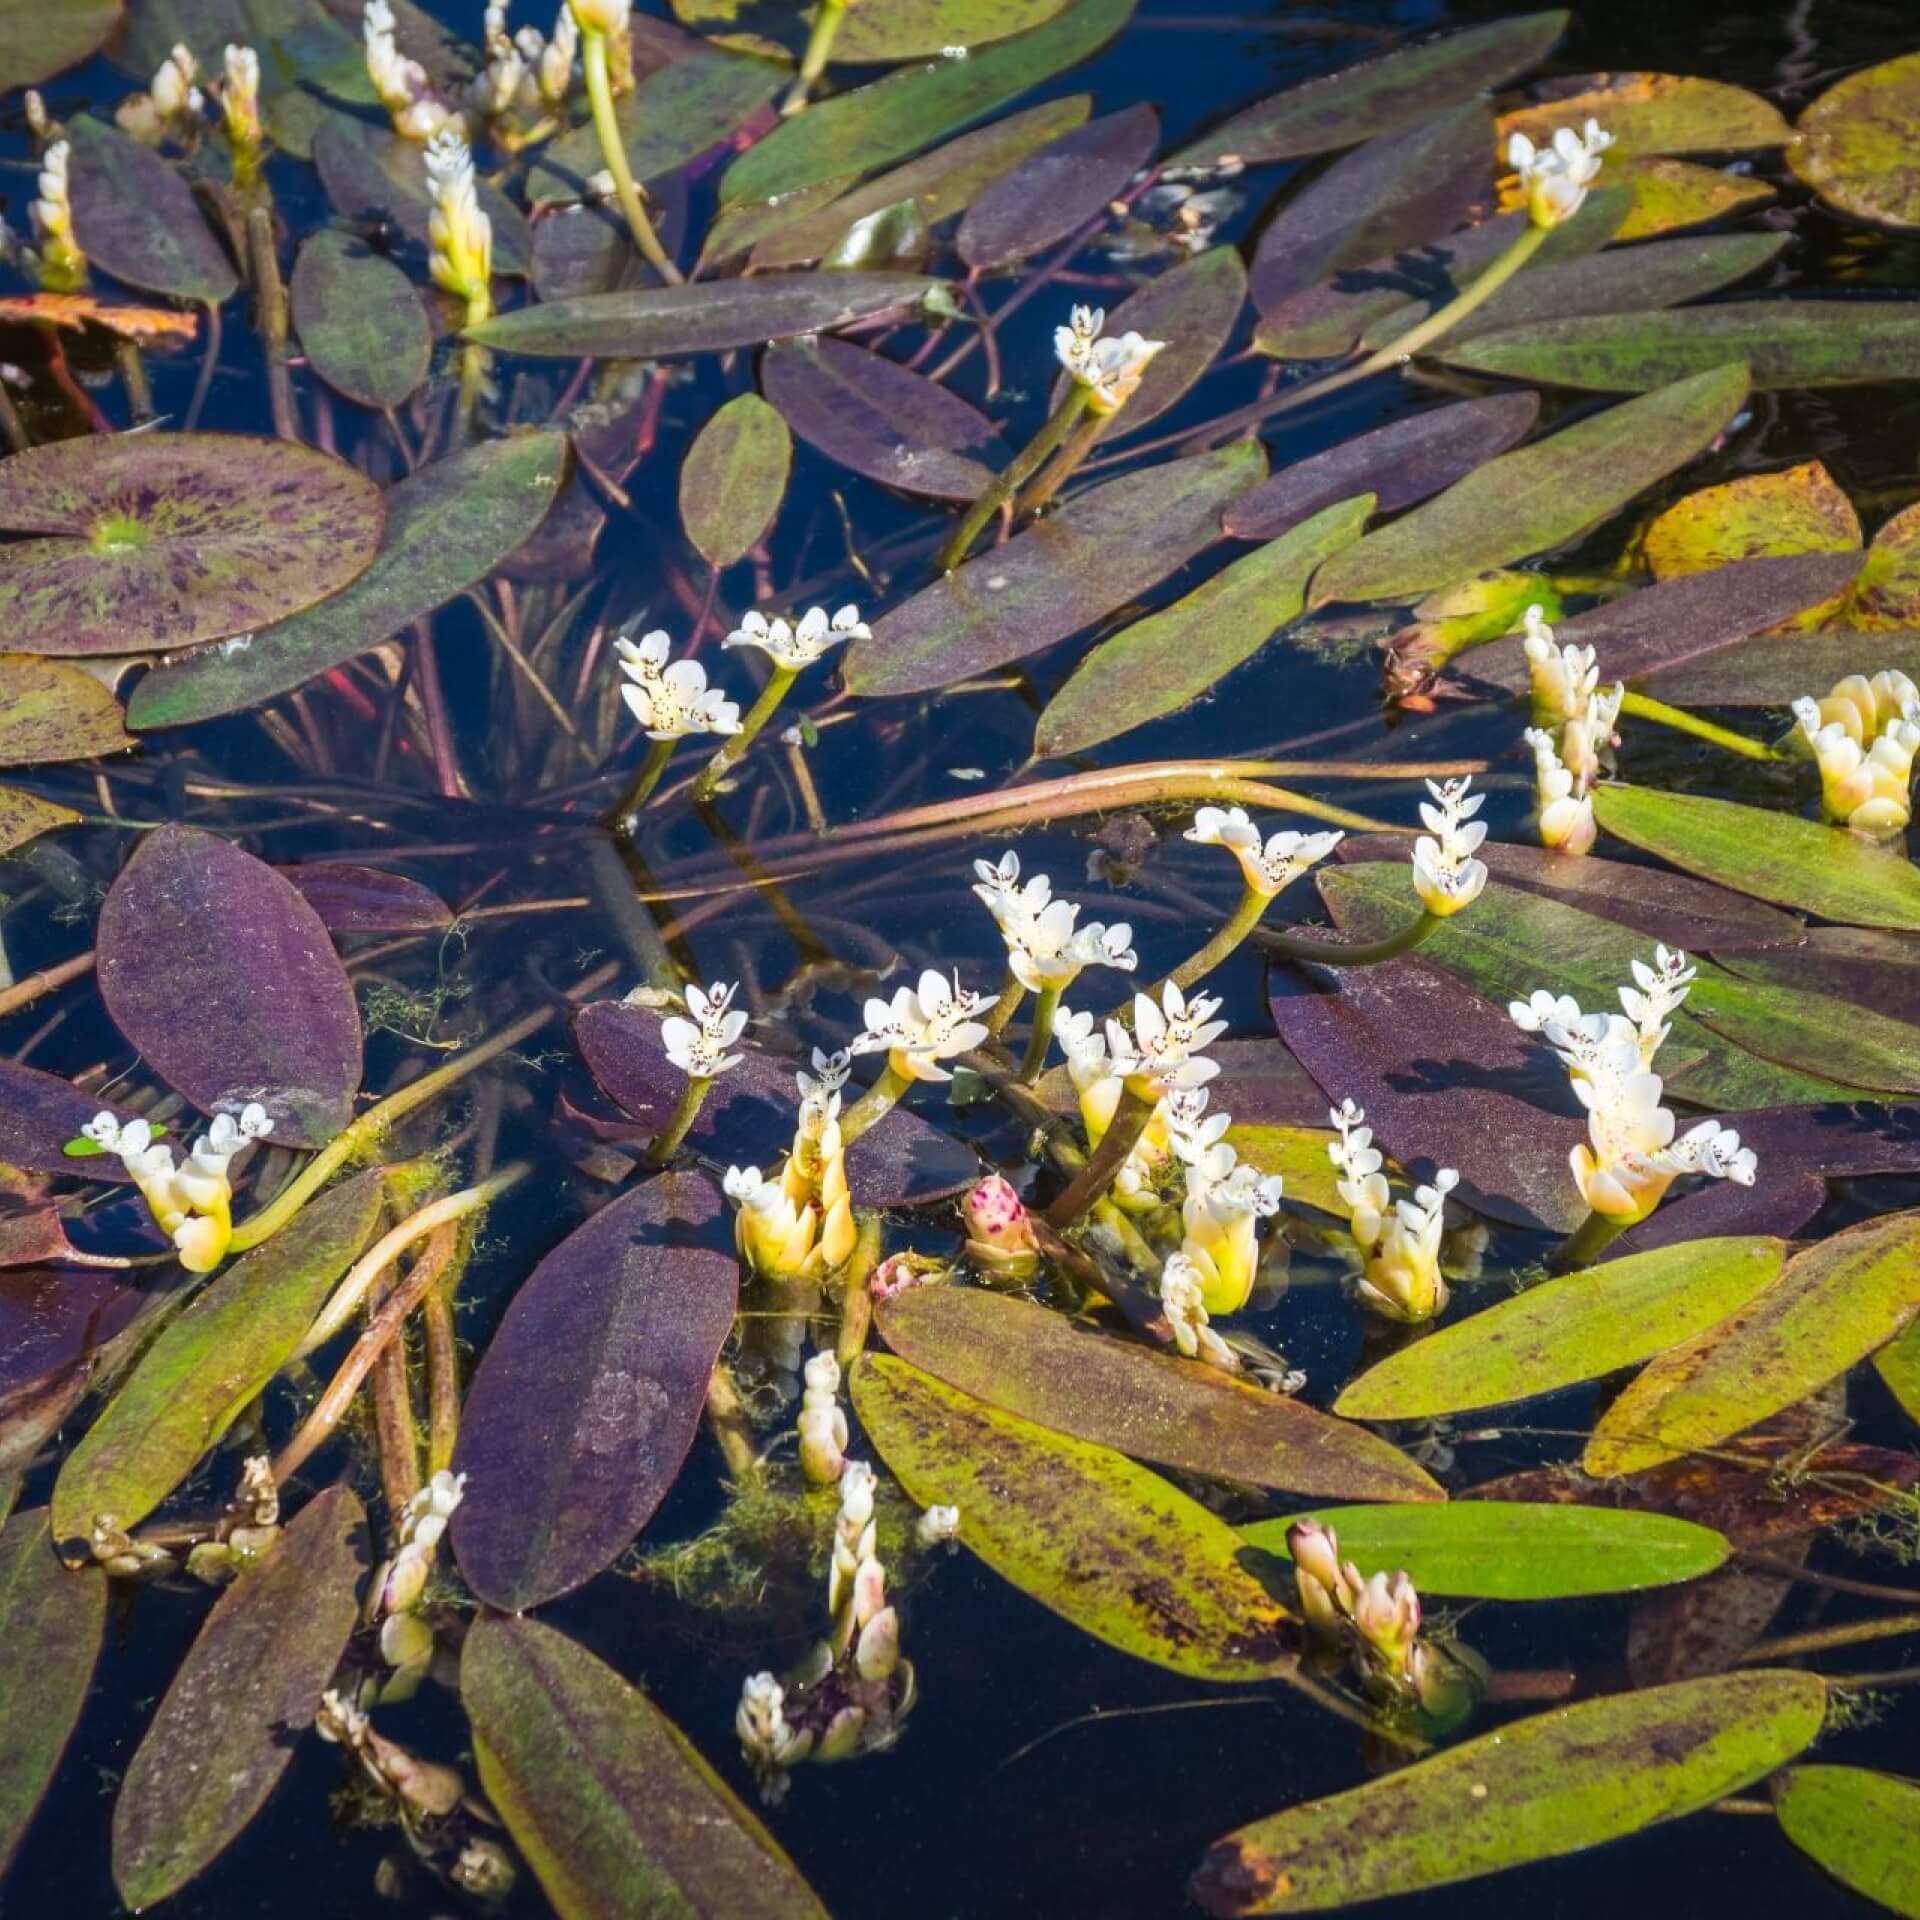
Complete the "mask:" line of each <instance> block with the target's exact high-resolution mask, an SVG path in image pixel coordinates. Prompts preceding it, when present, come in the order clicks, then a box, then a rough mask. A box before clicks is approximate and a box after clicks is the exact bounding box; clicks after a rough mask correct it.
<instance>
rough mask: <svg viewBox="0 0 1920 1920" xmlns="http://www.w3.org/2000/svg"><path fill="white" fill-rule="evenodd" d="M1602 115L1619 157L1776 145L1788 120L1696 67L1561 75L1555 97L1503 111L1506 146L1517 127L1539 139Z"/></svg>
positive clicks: (1735, 150) (1549, 138) (1734, 150)
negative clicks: (1688, 70) (1573, 76)
mask: <svg viewBox="0 0 1920 1920" xmlns="http://www.w3.org/2000/svg"><path fill="white" fill-rule="evenodd" d="M1589 119H1594V120H1598V121H1599V122H1600V124H1601V125H1602V126H1603V127H1605V128H1606V130H1607V131H1608V132H1609V133H1610V134H1612V136H1613V140H1614V151H1615V152H1616V153H1617V154H1618V155H1619V157H1620V158H1621V159H1630V158H1634V157H1636V156H1638V155H1641V154H1654V153H1742V152H1745V151H1747V150H1748V149H1750V148H1754V147H1777V146H1779V145H1781V144H1782V143H1783V142H1784V141H1785V140H1786V138H1787V135H1788V131H1789V129H1788V127H1787V123H1786V121H1785V120H1783V119H1782V118H1781V117H1780V112H1779V109H1778V108H1776V107H1774V106H1773V105H1771V104H1770V103H1769V102H1768V101H1765V100H1763V99H1761V97H1760V96H1759V95H1758V94H1757V93H1749V92H1748V91H1747V90H1746V89H1745V88H1744V87H1734V86H1729V85H1728V84H1727V83H1726V82H1725V81H1724V80H1708V79H1704V78H1702V77H1701V76H1699V75H1698V74H1679V73H1595V74H1588V75H1586V76H1584V78H1583V79H1576V80H1557V81H1555V82H1554V84H1553V87H1552V98H1551V99H1548V100H1544V101H1542V102H1541V103H1540V104H1539V105H1538V106H1531V107H1522V108H1520V109H1519V110H1518V111H1516V112H1513V113H1507V114H1502V115H1501V117H1500V143H1501V146H1502V148H1503V149H1504V147H1505V145H1506V143H1507V141H1508V140H1509V139H1511V138H1512V136H1513V135H1514V134H1516V133H1524V134H1525V135H1526V136H1527V137H1528V138H1529V139H1530V140H1532V141H1533V143H1534V144H1535V145H1536V146H1541V147H1544V146H1547V145H1548V144H1550V143H1551V141H1552V139H1553V136H1554V132H1555V130H1556V129H1557V128H1559V127H1581V126H1584V125H1585V124H1586V122H1587V121H1588V120H1589Z"/></svg>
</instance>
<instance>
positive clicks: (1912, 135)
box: [1787, 53, 1920, 227]
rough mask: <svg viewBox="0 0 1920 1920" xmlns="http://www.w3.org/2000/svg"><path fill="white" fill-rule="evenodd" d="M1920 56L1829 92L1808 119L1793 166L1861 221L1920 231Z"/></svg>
mask: <svg viewBox="0 0 1920 1920" xmlns="http://www.w3.org/2000/svg"><path fill="white" fill-rule="evenodd" d="M1916 144H1920V53H1908V54H1902V55H1901V56H1900V58H1899V59H1897V60H1886V61H1883V62H1882V63H1881V64H1880V65H1879V66H1877V67H1868V68H1866V69H1865V70H1864V71H1862V72H1860V73H1850V74H1848V75H1847V77H1846V78H1845V79H1844V80H1840V81H1837V82H1836V83H1835V84H1834V85H1833V86H1831V87H1829V88H1828V89H1827V90H1826V92H1825V93H1823V94H1822V95H1821V96H1820V97H1819V99H1817V100H1816V101H1815V102H1814V103H1813V104H1812V106H1810V107H1809V108H1808V109H1807V110H1806V112H1805V113H1803V114H1802V115H1801V116H1800V124H1799V125H1798V126H1797V127H1796V128H1795V129H1794V132H1793V139H1792V141H1791V143H1790V144H1789V145H1788V147H1787V164H1788V165H1789V166H1790V167H1792V169H1793V170H1794V172H1795V173H1797V174H1798V175H1799V176H1800V178H1801V179H1802V180H1804V181H1805V182H1806V183H1807V185H1808V186H1810V187H1811V188H1812V189H1813V190H1814V192H1815V193H1817V194H1818V195H1819V196H1820V198H1821V199H1822V200H1824V201H1826V203H1827V204H1828V205H1829V206H1830V207H1838V208H1839V209H1840V211H1841V212H1842V213H1850V214H1852V215H1854V216H1855V218H1856V219H1861V220H1876V221H1878V222H1879V223H1880V224H1881V225H1882V226H1888V227H1920V178H1916V176H1915V172H1914V150H1915V147H1916Z"/></svg>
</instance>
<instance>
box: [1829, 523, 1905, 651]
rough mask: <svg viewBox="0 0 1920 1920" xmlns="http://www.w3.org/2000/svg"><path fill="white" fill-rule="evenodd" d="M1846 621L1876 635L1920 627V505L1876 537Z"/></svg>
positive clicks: (1889, 524)
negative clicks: (1896, 629) (1891, 629)
mask: <svg viewBox="0 0 1920 1920" xmlns="http://www.w3.org/2000/svg"><path fill="white" fill-rule="evenodd" d="M1845 618H1846V624H1847V625H1848V626H1850V627H1864V628H1867V629H1869V630H1870V631H1875V632H1878V631H1880V630H1882V629H1886V628H1903V627H1905V628H1911V627H1914V626H1920V502H1916V503H1915V505H1914V506H1911V507H1905V508H1903V509H1902V510H1901V511H1900V512H1899V513H1896V514H1895V515H1894V516H1893V518H1892V519H1891V520H1889V521H1887V523H1886V524H1885V525H1884V526H1883V527H1881V529H1880V531H1879V532H1878V533H1876V534H1875V535H1874V536H1873V545H1872V547H1871V548H1869V550H1868V552H1867V564H1866V565H1865V566H1864V567H1862V568H1861V570H1860V578H1859V580H1858V582H1857V583H1856V585H1855V588H1854V593H1853V596H1852V599H1851V602H1850V604H1849V605H1848V607H1847V610H1846V615H1845Z"/></svg>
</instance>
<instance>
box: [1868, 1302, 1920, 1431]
mask: <svg viewBox="0 0 1920 1920" xmlns="http://www.w3.org/2000/svg"><path fill="white" fill-rule="evenodd" d="M1873 1365H1874V1370H1875V1371H1876V1372H1877V1373H1878V1374H1879V1376H1880V1378H1881V1379H1882V1380H1883V1381H1885V1382H1886V1386H1887V1391H1888V1392H1889V1393H1890V1394H1892V1395H1893V1397H1894V1398H1895V1399H1896V1400H1897V1401H1899V1403H1900V1405H1901V1406H1902V1407H1903V1408H1904V1409H1905V1410H1906V1415H1907V1418H1908V1419H1909V1420H1911V1421H1913V1422H1914V1423H1915V1425H1917V1426H1920V1331H1916V1329H1915V1328H1914V1327H1911V1326H1910V1327H1908V1329H1907V1330H1906V1332H1905V1333H1903V1334H1902V1335H1901V1336H1900V1338H1899V1339H1898V1340H1896V1341H1894V1342H1893V1343H1892V1345H1891V1346H1885V1347H1882V1348H1881V1349H1880V1351H1879V1352H1878V1353H1876V1354H1875V1355H1874V1356H1873Z"/></svg>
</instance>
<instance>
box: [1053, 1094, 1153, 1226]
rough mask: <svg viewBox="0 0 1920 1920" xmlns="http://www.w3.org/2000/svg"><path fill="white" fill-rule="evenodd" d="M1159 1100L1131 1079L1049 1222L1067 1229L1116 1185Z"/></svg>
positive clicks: (1056, 1205)
mask: <svg viewBox="0 0 1920 1920" xmlns="http://www.w3.org/2000/svg"><path fill="white" fill-rule="evenodd" d="M1156 1105H1158V1102H1157V1101H1153V1100H1149V1099H1147V1098H1146V1097H1145V1096H1144V1095H1143V1094H1139V1093H1136V1092H1135V1091H1134V1089H1133V1086H1132V1084H1131V1083H1129V1084H1128V1085H1127V1086H1126V1087H1125V1088H1124V1089H1123V1090H1122V1092H1121V1095H1120V1104H1119V1105H1118V1106H1117V1107H1115V1108H1114V1110H1113V1118H1112V1120H1111V1121H1110V1122H1109V1123H1108V1125H1107V1130H1106V1132H1105V1133H1103V1134H1102V1135H1101V1136H1100V1144H1099V1146H1098V1147H1096V1148H1095V1149H1094V1151H1093V1155H1092V1157H1091V1158H1090V1159H1089V1160H1088V1161H1087V1164H1086V1165H1085V1166H1084V1167H1082V1168H1081V1169H1080V1171H1079V1172H1078V1173H1076V1174H1075V1175H1074V1176H1073V1178H1072V1180H1070V1181H1069V1182H1068V1183H1067V1189H1066V1191H1065V1192H1064V1193H1063V1194H1061V1196H1060V1197H1059V1199H1057V1200H1056V1201H1055V1202H1054V1203H1053V1205H1052V1206H1050V1207H1049V1208H1048V1209H1047V1225H1048V1226H1050V1227H1051V1228H1053V1230H1054V1231H1055V1232H1056V1233H1065V1232H1066V1231H1067V1229H1068V1228H1069V1227H1071V1226H1072V1225H1073V1223H1074V1222H1075V1221H1076V1220H1078V1219H1079V1218H1080V1216H1081V1215H1082V1214H1083V1213H1085V1212H1086V1211H1087V1209H1088V1208H1089V1207H1091V1206H1092V1205H1093V1203H1094V1202H1095V1201H1096V1200H1098V1199H1099V1198H1100V1197H1101V1195H1102V1194H1104V1193H1105V1192H1106V1190H1107V1189H1108V1188H1109V1187H1110V1186H1112V1185H1113V1179H1114V1175H1115V1174H1117V1173H1118V1172H1119V1171H1120V1169H1121V1168H1122V1167H1123V1166H1125V1165H1126V1160H1127V1155H1128V1154H1130V1153H1131V1152H1132V1151H1133V1150H1134V1148H1135V1146H1136V1145H1138V1144H1139V1140H1140V1136H1141V1135H1142V1134H1143V1133H1145V1132H1146V1130H1147V1122H1148V1121H1149V1120H1151V1119H1152V1118H1153V1110H1154V1108H1155V1106H1156Z"/></svg>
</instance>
